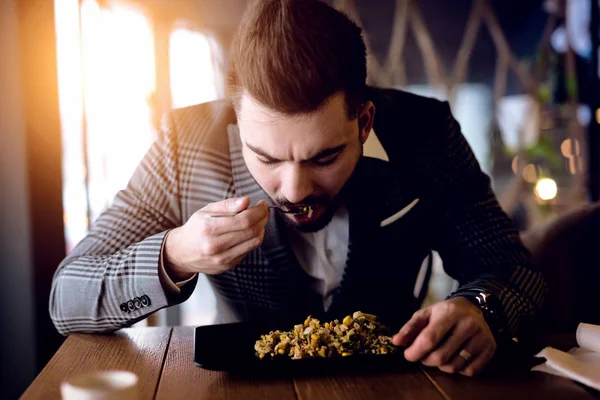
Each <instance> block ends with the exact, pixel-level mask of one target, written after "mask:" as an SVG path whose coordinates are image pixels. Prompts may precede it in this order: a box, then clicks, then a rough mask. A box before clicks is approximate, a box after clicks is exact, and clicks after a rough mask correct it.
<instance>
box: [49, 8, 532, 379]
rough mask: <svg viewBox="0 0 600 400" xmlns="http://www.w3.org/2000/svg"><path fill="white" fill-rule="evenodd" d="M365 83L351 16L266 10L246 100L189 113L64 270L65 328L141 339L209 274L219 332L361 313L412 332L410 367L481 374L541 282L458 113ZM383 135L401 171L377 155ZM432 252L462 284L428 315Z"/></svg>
mask: <svg viewBox="0 0 600 400" xmlns="http://www.w3.org/2000/svg"><path fill="white" fill-rule="evenodd" d="M365 80H366V57H365V45H364V42H363V40H362V36H361V31H360V29H359V28H358V27H357V26H356V25H355V24H354V23H353V22H351V21H350V20H349V19H348V18H347V17H346V16H344V15H343V14H341V13H339V12H337V11H336V10H334V9H333V8H331V7H329V6H328V5H326V4H325V3H321V2H319V1H312V0H311V1H307V0H267V1H262V2H258V4H257V5H256V6H255V7H253V8H252V9H251V10H250V11H248V12H247V13H246V15H245V17H244V19H243V22H242V24H241V26H240V29H239V32H238V34H237V37H236V40H235V43H234V46H233V50H232V55H231V63H230V71H229V80H228V83H229V92H230V94H231V100H232V101H222V102H214V103H210V104H205V105H200V106H196V107H191V108H187V109H183V110H178V111H176V112H174V113H173V114H172V115H171V118H170V126H169V128H168V129H167V130H166V133H165V136H164V138H163V139H162V140H159V141H158V142H157V143H155V144H154V145H153V147H152V148H151V149H150V151H149V152H148V154H147V156H146V157H145V158H144V160H143V161H142V163H141V165H140V166H139V168H138V169H137V171H136V172H135V174H134V176H133V178H132V179H131V181H130V183H129V185H128V187H127V189H125V190H124V191H122V192H120V193H119V194H118V195H117V196H116V198H115V201H114V204H113V205H112V206H111V207H110V208H109V209H108V210H107V211H106V212H105V213H104V214H103V215H102V216H100V218H99V219H98V221H97V222H96V223H95V225H94V227H93V228H92V229H91V231H90V233H89V234H88V235H87V237H86V238H85V239H83V241H82V242H81V243H80V244H79V245H78V246H77V247H76V248H75V250H74V251H73V253H72V254H71V255H69V257H67V259H65V260H64V261H63V263H62V264H61V265H60V266H59V268H58V271H57V272H56V276H55V279H54V284H53V290H52V297H51V299H50V312H51V315H52V318H53V320H54V323H55V325H56V327H57V329H58V330H59V331H60V332H61V333H63V334H66V333H69V332H75V331H83V332H100V331H112V330H115V329H118V328H121V327H124V326H128V325H131V324H132V323H134V322H136V321H139V320H141V319H142V318H144V317H145V316H147V315H148V314H149V313H152V312H155V311H156V310H158V309H160V308H163V307H166V306H171V305H174V304H177V303H181V302H182V301H185V300H186V299H187V298H188V297H189V295H190V294H191V292H192V291H193V290H194V286H195V283H196V277H197V276H198V274H200V273H202V274H206V275H207V276H208V277H209V280H210V282H211V284H212V286H213V288H214V289H215V291H216V293H217V299H218V308H219V310H218V315H219V321H220V322H226V321H232V320H247V319H254V318H264V317H281V316H284V317H288V318H297V320H299V319H298V318H304V317H306V316H307V315H309V314H311V315H313V316H320V317H322V318H343V316H344V315H346V314H349V313H352V312H353V311H357V310H360V311H364V312H369V313H373V314H376V315H377V316H379V317H380V318H381V320H382V321H383V322H384V323H386V324H388V325H390V326H392V327H394V328H395V329H399V328H400V327H401V329H399V331H398V333H397V334H396V335H395V336H394V343H395V344H396V345H401V346H406V347H407V348H406V350H405V356H406V358H407V359H408V360H411V361H421V362H422V363H424V364H426V365H430V366H437V367H439V368H440V369H441V370H443V371H447V372H461V373H463V374H466V375H474V374H476V373H478V372H479V371H480V370H481V369H482V368H483V367H484V365H485V364H486V363H488V362H489V360H490V359H491V357H492V356H493V354H494V352H495V349H496V338H495V336H497V335H501V334H506V335H514V334H516V333H517V331H518V330H519V329H520V328H522V327H523V326H524V325H525V324H526V322H527V320H528V319H529V318H531V317H533V316H534V315H535V314H536V312H537V310H538V308H539V306H540V303H541V301H542V297H543V296H542V295H543V282H542V279H541V278H540V276H539V275H537V274H535V273H533V272H532V271H531V270H530V269H529V268H528V267H529V258H528V257H529V256H528V253H527V251H526V250H525V248H524V247H523V246H522V244H521V242H520V240H519V236H518V233H517V231H516V230H515V229H514V228H513V227H512V225H511V222H510V221H509V219H508V218H507V217H506V215H505V214H504V213H503V212H502V211H501V209H500V208H499V206H498V203H497V202H496V199H495V197H494V195H493V193H492V191H491V190H490V185H489V179H488V177H487V176H485V175H484V174H483V173H482V172H481V170H480V168H479V166H478V164H477V161H476V160H475V158H474V156H473V154H472V152H471V150H470V148H469V146H468V144H467V143H466V141H465V139H464V137H463V136H462V134H461V132H460V128H459V126H458V124H457V123H456V121H455V120H454V119H453V117H452V115H451V113H450V110H449V107H448V105H447V104H446V103H441V102H438V101H435V100H431V99H425V98H422V97H418V96H415V95H410V94H407V93H404V92H401V91H395V90H380V89H374V88H370V87H367V86H366V85H365ZM375 110H377V116H376V113H375ZM372 129H374V130H375V131H376V132H377V134H378V136H379V139H380V141H381V142H382V144H383V146H384V148H385V149H386V151H387V154H388V156H389V159H390V161H389V162H384V161H380V160H375V159H370V158H367V157H363V156H362V148H363V144H364V143H365V141H366V140H367V137H368V135H369V133H370V132H371V130H372ZM223 199H226V200H223ZM268 204H271V205H272V206H274V207H276V208H274V209H269V207H268ZM286 212H287V213H286ZM431 249H435V250H437V251H439V252H440V254H441V256H442V258H443V260H444V268H445V269H446V271H447V272H448V273H449V274H450V275H452V276H453V277H454V278H456V279H458V280H459V281H460V282H461V283H462V286H461V287H460V289H459V290H458V291H457V292H456V293H453V294H452V295H451V296H449V298H448V299H447V300H445V301H442V302H440V303H437V304H435V305H432V306H430V307H428V308H425V309H423V310H420V311H417V312H416V313H414V315H412V314H413V312H414V311H415V310H416V309H417V308H418V306H419V305H418V304H416V301H415V298H414V297H413V295H412V292H413V287H414V283H415V279H416V276H417V273H418V271H419V268H420V266H421V263H422V261H423V259H424V257H425V256H426V255H427V254H428V253H429V252H430V250H431Z"/></svg>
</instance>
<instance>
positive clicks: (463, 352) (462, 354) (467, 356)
mask: <svg viewBox="0 0 600 400" xmlns="http://www.w3.org/2000/svg"><path fill="white" fill-rule="evenodd" d="M458 355H459V356H460V357H462V358H464V359H465V361H466V362H469V360H470V359H471V358H473V354H471V353H469V352H468V351H466V350H465V349H462V350H461V351H460V353H458Z"/></svg>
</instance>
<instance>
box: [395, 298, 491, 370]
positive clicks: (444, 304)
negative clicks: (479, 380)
mask: <svg viewBox="0 0 600 400" xmlns="http://www.w3.org/2000/svg"><path fill="white" fill-rule="evenodd" d="M393 343H394V344H395V345H396V346H405V347H407V348H406V350H405V351H404V356H405V357H406V359H407V360H408V361H412V362H416V361H420V362H422V363H423V364H424V365H427V366H430V367H438V368H439V369H440V370H442V371H444V372H447V373H456V372H459V373H461V374H462V375H466V376H474V375H476V374H478V373H479V372H481V370H482V369H483V367H485V365H486V364H487V363H488V362H489V361H490V360H491V359H492V357H493V356H494V353H495V352H496V340H495V339H494V336H493V334H492V332H491V330H490V328H489V326H488V324H487V323H486V322H485V319H484V318H483V314H482V312H481V310H479V308H478V307H477V306H475V305H474V304H473V303H471V302H470V301H469V300H467V299H465V298H462V297H456V298H453V299H450V300H445V301H441V302H439V303H436V304H433V305H431V306H429V307H427V308H424V309H422V310H419V311H417V312H416V313H415V314H414V315H413V317H412V318H411V319H410V321H408V322H407V323H406V324H405V325H404V326H403V327H402V329H400V331H399V332H398V333H397V334H396V335H395V336H394V339H393Z"/></svg>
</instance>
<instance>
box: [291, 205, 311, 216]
mask: <svg viewBox="0 0 600 400" xmlns="http://www.w3.org/2000/svg"><path fill="white" fill-rule="evenodd" d="M286 213H288V214H293V215H295V216H301V215H307V217H308V218H310V217H311V216H312V213H313V208H312V206H301V207H291V208H289V209H288V210H287V211H286Z"/></svg>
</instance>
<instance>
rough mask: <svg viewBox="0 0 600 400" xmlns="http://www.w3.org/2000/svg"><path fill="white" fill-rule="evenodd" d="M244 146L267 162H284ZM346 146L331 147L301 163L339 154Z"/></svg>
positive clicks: (252, 147)
mask: <svg viewBox="0 0 600 400" xmlns="http://www.w3.org/2000/svg"><path fill="white" fill-rule="evenodd" d="M246 146H248V148H249V149H250V150H252V151H253V152H254V153H256V154H258V155H259V156H261V157H264V158H265V159H267V161H269V162H283V161H284V160H280V159H278V158H275V157H272V156H270V155H268V154H267V153H266V152H265V151H264V150H261V149H259V148H258V147H254V146H252V145H250V144H248V143H246ZM346 146H347V144H342V145H339V146H335V147H331V148H328V149H325V150H322V151H320V152H318V153H317V154H315V155H314V156H312V157H311V158H309V159H308V160H303V161H316V160H319V159H321V158H325V157H327V156H330V155H332V154H335V153H339V152H340V151H342V150H344V149H345V148H346Z"/></svg>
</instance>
